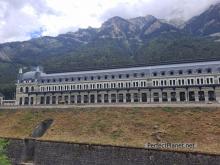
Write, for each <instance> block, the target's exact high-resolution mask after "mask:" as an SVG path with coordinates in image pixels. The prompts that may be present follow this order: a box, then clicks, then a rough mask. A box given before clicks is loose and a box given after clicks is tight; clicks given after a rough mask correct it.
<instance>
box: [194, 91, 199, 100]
mask: <svg viewBox="0 0 220 165" xmlns="http://www.w3.org/2000/svg"><path fill="white" fill-rule="evenodd" d="M194 91H195V102H199V94H198V91H197V90H194Z"/></svg>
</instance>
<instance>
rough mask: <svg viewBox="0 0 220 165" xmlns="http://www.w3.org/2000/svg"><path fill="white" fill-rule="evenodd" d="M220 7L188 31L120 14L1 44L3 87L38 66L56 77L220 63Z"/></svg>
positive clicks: (198, 19) (0, 78)
mask: <svg viewBox="0 0 220 165" xmlns="http://www.w3.org/2000/svg"><path fill="white" fill-rule="evenodd" d="M218 9H220V3H219V4H217V5H214V6H211V7H210V8H209V9H207V10H206V11H205V12H203V13H201V15H199V16H196V17H194V18H192V19H190V20H189V21H188V22H187V23H186V24H185V26H184V27H183V28H178V27H177V26H175V25H173V24H172V23H169V22H167V21H164V20H160V19H158V18H156V17H154V16H151V15H147V16H144V17H136V18H130V19H124V18H121V17H118V16H116V17H112V18H110V19H109V20H107V21H105V22H104V23H103V24H102V26H101V27H100V28H92V27H89V28H87V29H79V30H78V31H76V32H69V33H66V34H60V35H58V36H57V37H49V36H45V37H40V38H35V39H31V40H29V41H23V42H12V43H4V44H0V84H1V86H7V85H8V84H13V83H14V82H15V79H16V74H17V71H18V68H19V67H25V68H30V67H32V66H36V65H41V66H43V67H44V68H45V71H46V72H49V73H51V72H67V71H75V70H84V69H86V68H91V69H96V68H111V67H124V66H138V65H142V66H143V65H146V66H147V65H150V64H158V65H159V64H161V63H163V62H166V63H172V62H174V61H179V62H181V61H182V62H183V61H197V60H209V59H217V60H220V53H219V52H220V42H219V41H220V35H218V33H219V34H220V12H219V11H220V10H219V11H218ZM212 20H214V21H212ZM210 22H211V23H210ZM195 24H196V25H195ZM3 77H4V79H3ZM0 91H2V90H1V87H0ZM3 93H4V92H3Z"/></svg>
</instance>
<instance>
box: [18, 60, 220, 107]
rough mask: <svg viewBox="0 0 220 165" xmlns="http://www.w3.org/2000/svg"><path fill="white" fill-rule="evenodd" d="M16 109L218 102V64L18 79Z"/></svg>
mask: <svg viewBox="0 0 220 165" xmlns="http://www.w3.org/2000/svg"><path fill="white" fill-rule="evenodd" d="M16 86H17V88H16V101H17V104H18V105H55V104H104V103H108V104H114V103H171V102H175V103H180V102H218V101H220V61H211V62H196V63H183V64H171V65H160V66H149V67H132V68H121V69H107V70H93V71H82V72H69V73H54V74H46V73H44V72H43V71H42V70H41V69H40V68H39V67H37V68H36V69H35V70H33V71H30V72H26V73H22V70H20V71H19V75H18V80H17V84H16Z"/></svg>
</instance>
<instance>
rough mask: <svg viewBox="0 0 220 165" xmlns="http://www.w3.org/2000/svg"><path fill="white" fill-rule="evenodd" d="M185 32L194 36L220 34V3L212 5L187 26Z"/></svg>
mask: <svg viewBox="0 0 220 165" xmlns="http://www.w3.org/2000/svg"><path fill="white" fill-rule="evenodd" d="M184 29H185V31H187V32H189V33H191V34H194V35H200V36H201V35H203V36H204V35H212V34H214V33H218V32H220V3H217V4H215V5H212V6H211V7H209V9H207V10H206V11H205V12H203V13H202V14H200V15H199V16H196V17H193V18H192V19H191V20H189V21H188V22H187V23H186V25H185V28H184Z"/></svg>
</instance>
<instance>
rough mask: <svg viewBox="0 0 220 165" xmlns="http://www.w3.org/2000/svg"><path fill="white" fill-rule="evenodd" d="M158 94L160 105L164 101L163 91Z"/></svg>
mask: <svg viewBox="0 0 220 165" xmlns="http://www.w3.org/2000/svg"><path fill="white" fill-rule="evenodd" d="M158 93H159V103H162V102H163V101H162V91H158Z"/></svg>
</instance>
